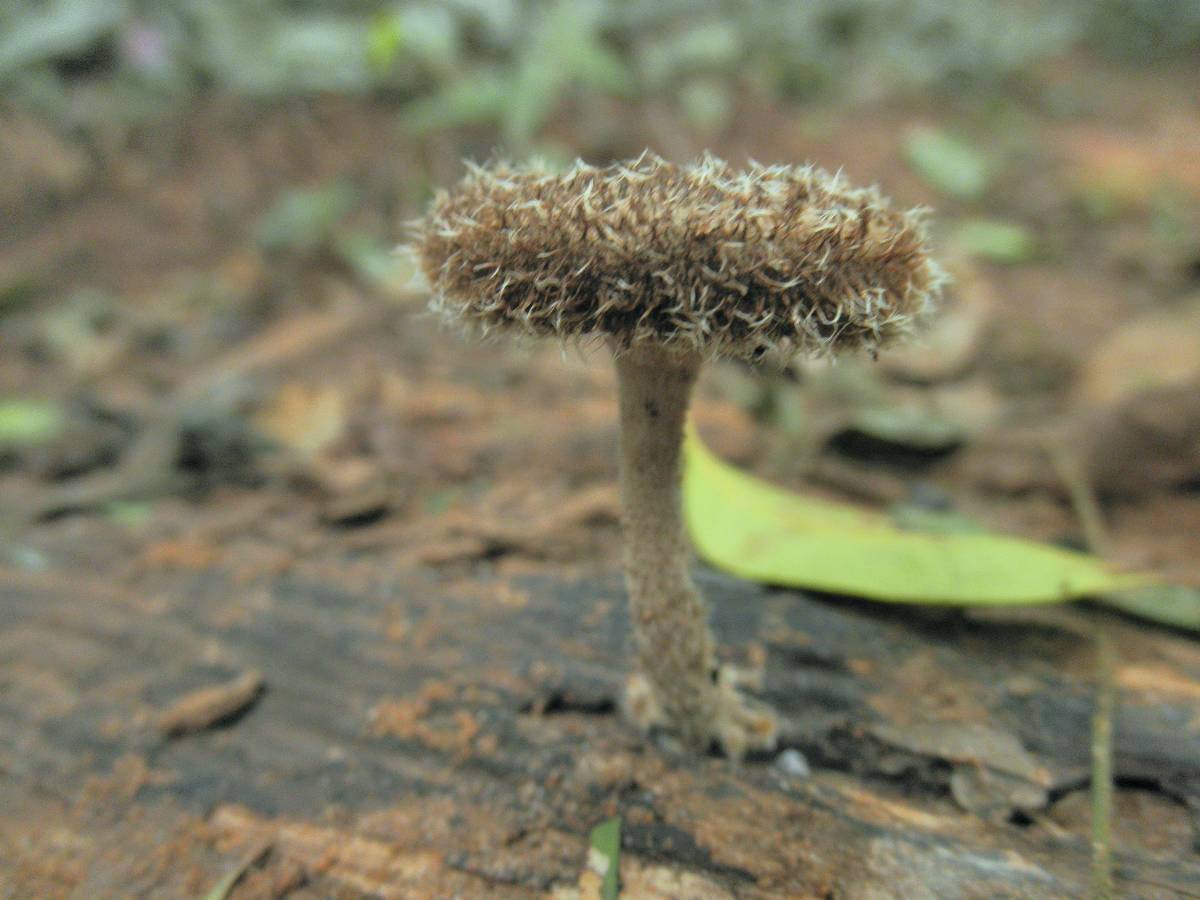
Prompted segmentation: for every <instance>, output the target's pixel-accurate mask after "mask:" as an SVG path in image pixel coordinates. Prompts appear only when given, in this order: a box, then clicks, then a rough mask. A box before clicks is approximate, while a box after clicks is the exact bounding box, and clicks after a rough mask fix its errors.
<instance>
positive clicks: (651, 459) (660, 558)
mask: <svg viewBox="0 0 1200 900" xmlns="http://www.w3.org/2000/svg"><path fill="white" fill-rule="evenodd" d="M700 362H701V359H700V357H699V356H696V355H694V354H679V353H674V352H670V351H667V350H664V349H662V348H656V347H635V348H632V349H629V350H626V351H625V352H622V353H619V354H618V355H617V358H616V365H617V381H618V389H619V393H620V415H621V499H622V503H623V505H624V510H625V542H626V567H625V574H626V583H627V585H628V589H629V599H630V604H631V610H632V614H633V623H634V637H635V642H636V648H637V658H638V664H639V667H640V669H641V672H642V674H643V675H644V676H645V678H646V680H647V681H648V682H649V684H650V687H651V688H652V690H653V692H654V695H655V698H656V700H657V702H658V704H659V705H660V706H661V708H662V712H663V713H664V714H665V717H666V719H667V721H668V723H669V724H670V726H671V727H672V728H673V729H674V730H675V731H677V732H678V733H679V734H680V735H681V736H682V737H683V739H684V740H685V741H686V742H688V743H689V744H691V745H693V746H697V747H704V746H706V745H707V744H708V743H709V742H710V741H711V740H713V739H714V737H715V735H714V733H713V728H714V722H715V720H716V718H717V715H718V709H717V707H718V704H719V702H720V700H719V692H718V689H717V685H716V679H717V665H716V657H715V654H714V648H713V638H712V632H711V631H710V629H709V625H708V610H707V608H706V606H705V603H704V600H703V598H702V597H701V596H700V593H699V592H698V591H697V590H696V587H695V585H694V584H693V583H692V579H691V576H690V575H689V574H688V559H689V553H688V545H687V542H686V538H685V536H684V531H683V517H682V515H681V510H680V454H681V450H682V443H683V426H684V421H685V419H686V417H687V409H688V401H689V399H690V397H691V392H692V387H693V385H694V384H695V382H696V376H697V374H698V373H699V370H700Z"/></svg>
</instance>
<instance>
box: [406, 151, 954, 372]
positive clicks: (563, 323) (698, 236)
mask: <svg viewBox="0 0 1200 900" xmlns="http://www.w3.org/2000/svg"><path fill="white" fill-rule="evenodd" d="M416 250H417V253H418V256H419V258H420V261H421V265H422V269H423V270H424V273H425V275H426V277H427V278H428V279H429V281H430V284H431V285H432V286H433V289H434V299H433V302H432V306H433V308H434V309H435V310H437V311H439V312H441V313H442V314H443V315H445V316H446V317H447V318H450V319H452V320H455V321H458V322H461V323H463V324H467V325H471V326H475V327H476V328H478V329H480V330H482V331H483V332H484V333H487V332H489V331H492V330H494V329H507V330H516V331H522V332H526V333H529V334H533V335H544V336H557V337H559V338H562V339H566V340H574V339H580V338H588V337H607V338H609V339H611V340H613V341H614V342H615V343H616V345H617V346H618V347H619V348H627V347H630V346H632V345H637V344H642V343H653V344H660V345H664V346H666V347H669V348H673V349H678V350H681V351H683V350H688V351H695V352H699V353H701V354H704V355H725V356H736V357H742V358H746V359H759V358H762V357H764V356H769V357H776V358H787V357H789V356H792V355H794V354H796V353H814V352H824V351H830V350H842V349H853V348H859V347H861V348H866V349H868V350H870V351H872V352H873V351H874V350H875V349H876V348H877V347H879V346H881V345H883V344H885V343H887V341H888V340H889V339H891V338H892V337H894V336H896V335H899V334H902V333H904V332H905V331H907V330H908V329H909V327H910V326H911V324H912V323H913V322H914V321H916V320H917V319H919V318H920V317H921V315H922V314H923V313H924V312H925V311H926V310H927V308H928V307H929V306H930V304H931V302H932V300H934V299H935V298H936V296H937V294H938V293H939V291H940V286H941V283H942V280H943V277H942V274H941V270H940V269H939V268H938V267H937V265H936V264H935V263H934V262H933V261H932V259H930V256H929V252H928V246H927V238H926V234H925V229H924V226H923V224H922V221H921V217H920V214H919V212H917V211H902V210H896V209H893V208H892V206H891V205H890V203H889V202H888V201H887V200H886V199H884V198H883V197H882V196H881V195H880V194H879V192H878V191H876V190H875V189H873V188H865V189H864V188H852V187H850V186H848V185H847V184H846V183H845V182H844V181H843V179H842V178H841V177H840V176H833V175H830V174H828V173H827V172H824V171H822V170H821V169H817V168H813V167H809V166H803V167H799V166H761V165H758V164H754V165H752V166H751V167H750V168H749V169H747V170H745V171H736V170H734V169H732V168H731V167H730V166H729V165H728V164H726V163H725V162H722V161H721V160H719V159H716V158H714V157H712V156H707V155H706V156H705V157H703V158H702V159H701V160H700V161H699V162H698V163H696V164H694V165H677V164H675V163H671V162H667V161H666V160H663V159H661V158H659V157H657V156H653V155H650V154H643V155H642V156H641V157H640V158H639V159H637V160H634V161H631V162H627V163H619V164H615V165H610V166H607V167H602V168H598V167H593V166H588V165H585V164H583V163H577V164H576V165H575V166H574V168H572V169H571V170H570V171H567V172H561V173H557V172H552V171H550V170H548V169H546V168H544V167H541V166H538V165H530V166H525V167H514V166H510V165H508V164H504V163H498V164H494V165H492V166H489V167H486V168H479V167H473V168H472V169H471V170H470V172H469V173H468V174H467V176H466V177H465V178H464V179H463V180H462V181H461V182H460V183H459V185H458V186H457V187H455V188H454V189H453V190H452V191H449V192H442V193H440V194H439V195H438V196H437V198H436V200H435V201H434V203H433V206H432V208H431V210H430V211H429V213H428V214H427V215H426V217H425V218H424V219H423V220H421V222H420V224H419V225H418V232H417V239H416Z"/></svg>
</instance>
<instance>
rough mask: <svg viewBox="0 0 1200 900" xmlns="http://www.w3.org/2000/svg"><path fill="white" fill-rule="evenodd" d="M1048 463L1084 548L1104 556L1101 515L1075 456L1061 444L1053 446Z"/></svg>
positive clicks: (1105, 533)
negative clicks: (1067, 500) (1062, 489)
mask: <svg viewBox="0 0 1200 900" xmlns="http://www.w3.org/2000/svg"><path fill="white" fill-rule="evenodd" d="M1050 461H1051V463H1052V464H1053V465H1054V471H1055V472H1056V473H1057V474H1058V477H1059V479H1061V481H1062V483H1063V486H1064V487H1065V488H1066V489H1067V496H1068V497H1069V498H1070V501H1071V508H1072V509H1073V510H1074V511H1075V515H1076V517H1077V518H1078V519H1079V525H1080V527H1081V528H1082V529H1083V539H1084V541H1086V542H1087V546H1088V549H1089V550H1091V551H1092V553H1094V554H1096V555H1097V556H1108V549H1109V538H1108V527H1107V526H1106V525H1105V524H1104V514H1103V513H1102V512H1101V511H1100V503H1099V501H1097V500H1096V492H1095V491H1094V490H1092V483H1091V481H1089V480H1088V477H1087V473H1086V472H1084V470H1083V466H1081V465H1080V464H1079V459H1078V457H1076V455H1075V454H1074V453H1073V452H1071V451H1070V450H1068V449H1067V448H1066V447H1064V446H1063V445H1062V444H1059V443H1055V444H1052V445H1051V446H1050Z"/></svg>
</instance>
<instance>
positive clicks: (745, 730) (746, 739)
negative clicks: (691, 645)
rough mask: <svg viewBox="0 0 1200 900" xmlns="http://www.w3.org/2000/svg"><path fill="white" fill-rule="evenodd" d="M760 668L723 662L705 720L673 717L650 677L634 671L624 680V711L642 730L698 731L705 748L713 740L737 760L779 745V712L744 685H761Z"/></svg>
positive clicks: (688, 732)
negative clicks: (746, 691)
mask: <svg viewBox="0 0 1200 900" xmlns="http://www.w3.org/2000/svg"><path fill="white" fill-rule="evenodd" d="M761 680H762V678H761V673H755V672H751V671H747V670H745V669H739V668H736V667H734V666H721V668H720V670H719V672H718V675H717V679H716V683H715V684H713V685H712V690H713V692H714V694H715V696H714V697H713V698H712V703H711V704H710V708H711V710H712V712H711V714H710V716H709V718H708V721H705V722H674V721H672V720H671V717H670V716H669V715H668V714H667V712H666V710H665V708H664V706H663V704H662V703H661V702H660V701H659V698H658V694H657V691H656V690H655V688H654V685H653V684H651V683H650V680H649V679H648V678H646V676H645V675H643V674H642V673H640V672H635V673H634V674H632V675H630V676H629V678H628V680H627V681H626V685H625V704H624V708H625V714H626V716H627V717H628V718H629V719H630V720H631V721H632V722H633V723H634V724H635V725H636V726H637V727H638V728H640V729H641V730H642V731H650V730H652V729H656V728H661V729H663V730H665V731H667V732H670V733H673V734H677V735H679V734H687V735H699V736H701V737H700V740H699V742H698V743H700V744H703V746H699V747H697V749H700V750H708V749H709V747H711V746H712V745H713V744H715V745H717V746H718V747H719V748H720V749H721V751H722V752H723V753H724V754H725V755H726V756H728V757H729V758H730V759H734V760H738V759H741V758H742V757H743V756H745V755H746V754H747V753H749V752H751V751H754V750H762V751H770V750H774V749H775V741H776V738H777V736H778V732H779V727H778V723H777V721H776V718H775V713H774V711H773V710H772V709H771V708H770V707H768V706H766V705H765V704H762V703H757V702H755V701H753V700H749V699H747V698H746V697H744V696H743V695H742V694H741V692H740V691H739V690H738V688H739V687H740V686H743V685H745V686H753V687H757V686H759V685H760V684H761Z"/></svg>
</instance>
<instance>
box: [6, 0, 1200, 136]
mask: <svg viewBox="0 0 1200 900" xmlns="http://www.w3.org/2000/svg"><path fill="white" fill-rule="evenodd" d="M1081 38H1086V39H1090V40H1091V41H1092V42H1093V44H1095V45H1097V46H1102V47H1105V48H1107V49H1110V50H1114V51H1117V52H1120V53H1123V54H1125V55H1129V56H1136V57H1143V56H1145V55H1147V54H1149V53H1151V52H1162V51H1164V50H1173V51H1185V52H1186V51H1188V50H1194V49H1196V48H1197V47H1200V6H1198V5H1197V4H1196V2H1195V0H1024V2H1021V3H1012V2H1010V0H960V2H954V0H810V2H805V3H794V2H790V0H786V2H785V0H742V2H732V0H446V2H440V3H434V2H397V3H391V4H387V3H384V4H381V3H378V2H366V0H325V2H320V0H205V2H202V3H197V2H188V0H156V2H151V0H22V2H16V3H5V4H0V90H3V91H4V92H5V93H6V94H7V95H8V96H9V97H10V98H11V99H16V100H17V101H18V102H20V103H22V104H24V105H26V106H32V107H35V108H37V109H39V110H40V111H42V112H44V113H48V114H51V115H54V116H56V117H58V118H60V119H61V120H64V121H66V122H67V123H68V124H84V125H86V124H88V122H89V118H91V119H96V118H103V119H105V120H111V119H112V118H114V117H120V116H129V117H138V116H142V115H145V114H147V113H153V112H155V111H159V110H162V109H164V108H166V107H167V106H168V105H169V104H172V103H174V102H175V101H177V100H178V98H179V96H180V95H184V94H187V93H189V92H192V91H196V90H198V89H200V88H202V87H205V86H215V87H216V88H218V89H222V90H226V91H232V92H236V93H239V94H246V95H252V96H265V97H274V96H282V95H295V94H312V93H320V92H351V93H365V92H375V93H383V94H386V95H388V96H393V97H395V98H396V99H397V100H400V101H402V102H404V103H406V104H407V105H408V111H407V122H408V124H409V126H410V127H411V128H414V129H416V130H418V131H424V130H429V129H437V128H442V127H446V126H450V125H456V124H462V123H473V122H486V123H489V124H492V125H497V126H499V127H500V129H501V131H502V133H503V136H504V137H505V139H506V142H507V143H509V144H510V145H512V146H514V147H517V148H520V147H522V146H523V145H525V144H528V143H529V142H530V141H531V139H532V136H533V135H534V134H535V133H536V132H537V130H538V129H539V127H540V126H541V125H542V124H543V123H544V122H545V121H546V120H547V119H548V118H549V117H550V116H551V114H552V113H553V112H554V111H555V110H556V109H557V108H558V107H559V105H560V104H561V103H562V102H564V101H565V100H567V99H568V98H569V97H571V96H574V95H577V94H579V93H581V92H582V93H584V94H596V95H604V96H608V95H627V94H635V93H643V94H644V93H653V94H655V95H656V96H660V97H662V96H665V97H667V98H669V99H672V100H673V101H675V102H677V103H678V104H679V105H680V107H681V108H682V109H683V110H684V111H685V112H686V114H687V116H688V118H689V120H691V121H693V122H694V123H695V124H696V125H698V126H699V127H719V126H720V125H721V124H722V123H724V122H725V121H726V120H727V115H728V110H729V107H730V103H731V95H730V90H731V88H732V87H736V86H737V85H739V84H747V85H752V86H754V87H756V88H759V89H763V90H766V91H768V92H770V93H772V94H774V95H777V96H789V97H794V96H811V95H814V94H837V95H851V96H862V95H879V94H884V93H890V92H893V91H895V90H898V89H901V90H902V89H905V88H910V89H911V88H915V87H921V86H926V85H933V84H949V85H963V84H977V83H987V82H989V81H994V80H996V79H999V78H1002V77H1004V76H1006V75H1009V74H1011V73H1013V72H1018V71H1020V70H1021V69H1022V68H1024V67H1026V66H1028V65H1029V64H1030V63H1032V62H1034V61H1036V60H1038V59H1040V58H1043V57H1045V56H1047V55H1049V54H1052V53H1055V52H1057V51H1059V50H1061V49H1063V48H1064V47H1067V46H1069V45H1071V44H1072V43H1073V42H1076V41H1078V40H1079V39H1081ZM81 92H82V96H81Z"/></svg>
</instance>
